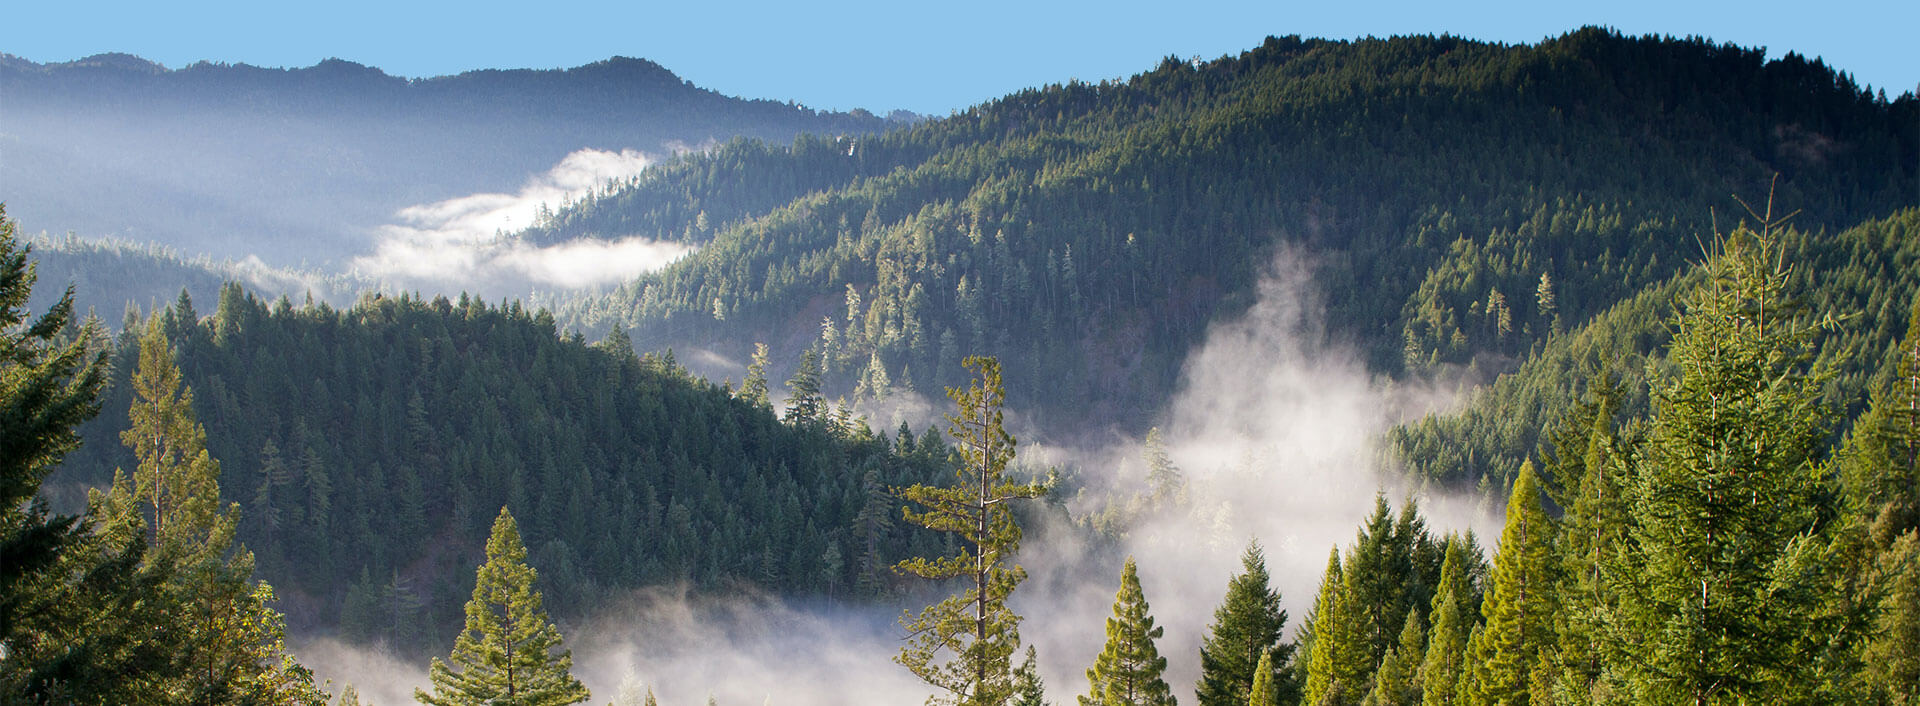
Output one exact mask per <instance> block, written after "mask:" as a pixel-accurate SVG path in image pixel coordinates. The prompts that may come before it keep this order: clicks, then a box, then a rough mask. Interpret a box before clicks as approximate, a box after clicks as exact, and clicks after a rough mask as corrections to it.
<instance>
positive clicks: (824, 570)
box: [54, 285, 948, 648]
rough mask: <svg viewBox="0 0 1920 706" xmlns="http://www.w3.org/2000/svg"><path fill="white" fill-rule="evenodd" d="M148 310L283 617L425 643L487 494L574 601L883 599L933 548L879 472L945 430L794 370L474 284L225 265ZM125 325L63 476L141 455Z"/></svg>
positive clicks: (493, 509) (450, 622) (566, 598)
mask: <svg viewBox="0 0 1920 706" xmlns="http://www.w3.org/2000/svg"><path fill="white" fill-rule="evenodd" d="M154 315H155V316H158V317H160V319H161V330H162V331H163V333H164V335H165V337H166V340H167V341H168V342H169V343H170V345H171V347H172V349H173V351H174V354H175V357H176V359H177V360H178V363H179V365H180V368H181V371H182V379H183V381H184V382H185V384H186V385H187V386H188V387H189V388H190V389H191V390H192V393H193V395H194V397H193V407H194V412H195V414H196V415H197V416H198V418H199V419H200V421H201V423H202V424H204V425H205V426H206V429H207V448H208V451H209V452H210V454H211V455H212V457H213V458H214V459H216V460H217V461H218V462H219V463H220V464H221V475H222V476H223V479H222V481H221V484H220V487H221V492H222V494H223V495H224V496H225V498H226V499H227V500H231V501H234V502H239V503H241V505H242V507H243V511H242V512H243V514H242V516H241V521H240V527H239V531H240V535H239V536H240V539H241V540H242V541H244V542H245V544H246V546H247V547H249V548H250V549H252V550H253V552H254V554H255V556H256V557H257V560H258V569H259V573H260V576H261V577H262V578H263V579H265V580H267V581H270V582H271V583H272V584H273V585H274V586H276V587H277V588H278V589H279V592H280V595H281V597H282V600H283V601H285V603H284V606H283V609H284V610H286V611H287V613H288V615H289V617H290V620H291V621H292V624H293V625H294V627H296V628H297V629H302V630H308V629H313V628H316V627H324V626H332V625H338V626H339V628H340V630H341V631H342V634H343V635H344V636H346V637H349V638H353V639H358V640H369V639H374V638H380V639H385V640H388V641H390V642H391V643H392V644H395V645H396V646H400V647H407V648H412V647H419V646H422V645H429V644H439V643H440V642H442V641H443V640H444V638H445V637H446V635H445V634H442V632H447V633H450V632H451V628H452V626H454V625H457V624H458V622H459V612H458V611H459V605H460V597H461V596H462V595H463V594H464V593H466V592H467V591H468V590H470V589H471V584H470V583H464V582H466V581H469V580H470V577H467V576H463V575H462V574H463V573H464V572H465V571H466V570H467V569H469V568H470V567H471V566H473V564H474V563H475V559H476V557H477V556H478V553H477V552H478V549H479V546H480V543H479V542H478V539H479V538H482V537H484V536H485V534H484V533H485V531H486V528H487V523H488V522H489V521H490V520H491V518H493V516H494V515H495V514H496V513H498V512H499V508H500V507H502V506H505V507H508V508H511V509H512V511H513V512H514V513H515V514H517V515H518V516H520V517H522V518H525V523H524V531H525V532H526V536H527V541H528V547H529V551H530V552H531V553H532V556H533V558H534V560H536V561H537V562H539V565H540V567H541V578H542V582H543V585H544V586H545V588H546V591H547V595H548V596H549V597H550V604H551V605H553V606H554V607H555V609H556V611H557V612H558V613H560V614H562V615H566V616H573V615H577V614H578V613H579V612H580V611H584V610H585V609H587V608H589V607H591V606H592V600H593V599H594V598H595V597H597V596H602V595H604V592H605V591H607V590H611V589H617V588H620V587H638V586H645V585H660V584H671V583H675V582H686V583H687V584H689V585H692V586H694V587H697V588H701V589H719V588H726V587H736V588H737V587H746V586H760V587H764V588H766V589H768V590H772V591H775V592H779V593H792V594H800V595H821V596H838V597H843V598H853V597H866V596H874V595H878V594H881V593H884V592H888V591H890V590H891V588H890V587H891V586H892V585H893V584H894V583H895V582H896V581H897V579H896V578H895V577H893V576H892V574H891V573H890V572H888V571H887V569H886V567H888V566H890V565H891V563H892V562H893V561H894V560H895V559H896V558H898V557H901V556H906V555H907V554H908V553H909V552H910V551H911V552H916V553H925V552H927V551H931V550H935V549H937V548H938V547H937V546H936V545H928V544H926V543H927V542H929V541H931V540H930V538H929V537H928V536H924V535H920V534H914V533H910V532H908V531H907V530H906V529H905V528H896V527H895V525H896V524H898V523H897V522H896V520H897V518H895V517H894V514H895V513H896V512H897V510H896V509H895V508H894V507H892V505H891V499H890V498H889V497H888V496H887V495H886V493H885V488H886V487H887V486H890V485H899V484H904V483H914V482H924V481H926V480H928V479H931V478H934V477H936V476H943V475H944V472H943V471H945V469H947V468H948V466H947V459H946V446H945V444H944V442H943V441H942V440H941V438H940V437H939V435H937V434H933V433H931V432H928V433H924V434H920V435H918V437H919V438H918V439H916V438H915V435H914V434H912V433H911V432H910V431H907V430H904V429H903V430H901V431H900V432H898V433H896V434H894V435H891V436H890V435H887V434H874V433H872V432H869V431H867V430H866V429H865V428H864V427H863V426H858V425H849V424H848V422H847V421H846V420H845V419H843V418H840V417H837V416H836V415H835V414H834V412H833V410H832V409H831V408H830V407H829V406H828V405H827V404H826V403H825V401H824V400H822V399H819V398H818V397H817V396H815V397H808V395H807V394H806V393H805V392H804V389H805V387H806V385H805V383H803V382H797V383H796V388H795V391H794V402H795V404H796V405H799V406H800V407H801V408H802V409H801V411H799V412H793V411H789V412H788V413H787V414H786V415H785V417H786V419H785V421H782V420H781V419H779V418H778V417H777V416H776V414H775V412H774V410H773V409H772V408H770V407H769V406H767V404H766V402H765V401H764V399H762V400H758V401H756V400H753V399H751V398H748V397H746V396H736V395H735V394H733V393H732V391H730V390H726V389H723V388H721V387H720V386H718V385H714V384H711V383H708V382H705V381H702V380H697V379H694V378H692V377H690V376H688V375H687V374H686V372H685V371H684V370H682V369H680V368H679V367H677V366H676V365H675V364H674V363H673V361H672V359H671V358H670V357H666V358H662V357H659V356H654V355H647V356H644V357H642V356H637V355H635V354H634V352H633V350H632V349H631V348H630V347H628V346H626V345H625V341H624V339H622V338H619V337H615V338H613V339H610V340H609V341H605V342H602V343H600V344H595V345H588V344H586V343H584V342H583V341H582V340H580V339H579V338H577V337H562V336H560V335H559V334H558V333H557V332H556V331H555V330H554V328H553V321H552V318H551V317H549V316H548V315H546V314H545V313H544V312H539V313H535V312H532V311H529V310H527V309H525V308H523V307H521V306H520V305H518V304H511V305H506V306H504V307H495V306H489V305H487V304H485V303H484V302H480V301H478V300H472V299H468V298H465V297H462V298H461V299H460V300H458V301H450V300H448V299H446V298H444V297H436V298H434V299H432V300H430V301H428V300H419V299H414V298H411V297H410V296H403V297H397V298H394V297H378V296H369V297H368V298H366V299H364V300H363V301H362V302H360V303H359V304H357V305H355V306H354V307H351V308H347V309H335V308H333V307H330V306H328V305H326V304H324V303H322V304H318V305H312V304H309V305H307V306H304V307H295V306H293V305H292V304H291V303H289V302H288V301H287V300H286V299H284V298H283V299H281V300H279V301H278V302H275V303H268V302H266V301H263V300H259V299H256V298H254V297H252V296H251V295H249V294H246V293H244V292H243V291H242V290H241V289H240V288H239V287H238V286H237V285H228V286H226V287H224V288H223V289H222V290H221V294H220V299H219V301H218V305H217V308H216V310H215V312H214V313H213V315H212V316H207V317H201V316H200V315H199V314H198V313H196V311H195V309H194V304H193V302H192V301H191V300H190V299H188V298H186V297H184V296H183V297H182V298H181V299H180V300H179V301H176V302H174V304H173V305H172V306H170V307H167V308H165V309H164V310H162V311H159V312H155V313H154ZM130 328H131V329H134V330H137V329H138V328H140V327H138V326H135V327H130ZM138 338H139V337H138V336H136V335H133V334H130V333H123V334H122V335H121V338H120V340H119V341H118V342H117V343H115V345H114V346H113V373H112V377H111V379H110V381H109V387H108V388H107V393H106V394H105V395H104V396H103V398H102V409H103V410H104V411H103V412H102V413H101V414H100V415H99V417H97V418H95V419H94V420H92V421H90V422H88V423H87V424H85V425H83V427H82V428H81V430H80V431H81V438H82V441H83V444H82V446H81V448H80V449H79V450H77V451H75V452H74V453H72V454H70V455H69V456H68V457H67V459H66V461H65V462H64V464H63V465H62V469H63V470H62V471H61V472H60V473H59V474H57V475H56V476H55V477H54V482H55V483H56V484H57V485H63V486H65V487H67V488H73V487H75V485H76V484H85V485H92V486H99V485H103V484H104V483H105V482H106V480H107V479H108V475H107V474H109V473H111V471H112V470H113V469H114V468H123V469H131V468H133V466H134V459H133V456H132V452H131V451H130V450H129V449H127V448H126V447H125V446H123V445H122V444H121V443H120V441H119V434H120V433H121V431H122V430H124V429H125V428H126V427H127V414H126V410H127V409H128V406H129V404H130V403H131V399H132V398H131V395H132V394H133V393H132V390H131V389H130V388H129V385H128V384H127V382H126V380H127V375H128V373H129V370H130V369H131V368H132V367H133V366H132V363H131V361H132V360H134V359H135V358H137V356H138V355H139V348H140V341H139V340H138Z"/></svg>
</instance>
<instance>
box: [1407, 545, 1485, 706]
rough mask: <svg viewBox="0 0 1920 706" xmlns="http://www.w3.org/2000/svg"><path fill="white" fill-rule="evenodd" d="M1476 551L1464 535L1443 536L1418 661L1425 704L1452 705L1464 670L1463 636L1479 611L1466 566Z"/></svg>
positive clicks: (1470, 629) (1466, 634)
mask: <svg viewBox="0 0 1920 706" xmlns="http://www.w3.org/2000/svg"><path fill="white" fill-rule="evenodd" d="M1477 554H1478V550H1475V549H1473V548H1471V547H1470V544H1469V542H1468V541H1467V540H1466V539H1465V538H1463V537H1461V536H1458V535H1455V536H1452V537H1448V538H1447V551H1446V559H1445V560H1444V561H1443V563H1442V564H1441V566H1440V589H1439V591H1437V592H1435V593H1434V594H1433V608H1432V611H1433V620H1432V622H1433V628H1432V629H1431V630H1429V631H1428V636H1427V651H1426V656H1425V658H1424V659H1423V660H1422V661H1421V663H1420V675H1419V681H1420V684H1421V695H1420V703H1422V704H1424V705H1425V706H1453V704H1454V703H1455V695H1456V694H1457V693H1458V692H1459V686H1460V683H1461V676H1462V675H1463V674H1464V673H1465V672H1466V662H1465V659H1466V653H1467V639H1468V636H1469V635H1471V633H1472V630H1473V626H1474V623H1475V621H1474V616H1475V615H1478V614H1479V612H1480V610H1479V605H1478V602H1477V601H1475V600H1474V597H1473V587H1472V579H1471V578H1470V576H1471V574H1472V572H1471V570H1470V569H1469V568H1468V565H1469V564H1471V563H1474V561H1475V560H1476V559H1477Z"/></svg>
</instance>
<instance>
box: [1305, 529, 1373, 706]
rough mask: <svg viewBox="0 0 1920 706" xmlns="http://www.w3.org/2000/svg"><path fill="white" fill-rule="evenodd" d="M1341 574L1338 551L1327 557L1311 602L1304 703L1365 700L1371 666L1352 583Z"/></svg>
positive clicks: (1335, 702) (1341, 702)
mask: <svg viewBox="0 0 1920 706" xmlns="http://www.w3.org/2000/svg"><path fill="white" fill-rule="evenodd" d="M1349 573H1351V572H1348V571H1345V570H1343V568H1342V565H1341V562H1340V550H1339V549H1338V548H1335V549H1334V550H1333V551H1332V553H1331V554H1330V555H1329V556H1328V557H1327V572H1326V574H1325V575H1324V576H1323V577H1322V578H1321V579H1320V594H1319V596H1318V597H1317V598H1315V599H1314V606H1313V617H1312V620H1311V621H1310V623H1309V624H1310V626H1311V629H1312V639H1311V645H1312V646H1311V648H1310V651H1309V653H1308V656H1307V660H1308V661H1307V669H1306V680H1305V681H1306V688H1305V692H1304V697H1305V699H1304V701H1303V703H1308V704H1353V703H1358V702H1359V701H1360V699H1361V697H1363V696H1365V688H1366V684H1364V683H1363V679H1364V676H1365V672H1366V671H1368V670H1370V669H1372V667H1373V666H1374V664H1373V662H1372V658H1371V656H1369V655H1368V654H1367V649H1366V646H1365V644H1364V640H1363V638H1362V637H1361V635H1360V627H1359V626H1358V625H1356V624H1355V623H1356V622H1357V620H1356V615H1357V612H1358V611H1356V610H1355V609H1354V606H1353V605H1352V600H1353V599H1352V593H1351V587H1352V579H1351V578H1350V576H1349Z"/></svg>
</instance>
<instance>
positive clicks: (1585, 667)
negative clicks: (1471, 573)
mask: <svg viewBox="0 0 1920 706" xmlns="http://www.w3.org/2000/svg"><path fill="white" fill-rule="evenodd" d="M1587 385H1588V390H1589V392H1588V396H1589V399H1588V401H1586V402H1585V403H1583V404H1581V405H1580V406H1579V407H1576V408H1575V410H1574V412H1573V413H1572V414H1571V415H1569V417H1568V418H1567V419H1563V420H1562V423H1561V424H1560V426H1559V427H1558V428H1557V429H1556V430H1555V431H1553V432H1551V433H1550V435H1549V438H1550V447H1549V448H1548V449H1547V452H1546V454H1545V456H1546V459H1547V460H1546V464H1545V466H1544V469H1545V470H1548V476H1549V478H1552V479H1555V480H1556V482H1548V483H1543V485H1545V486H1546V487H1547V489H1548V497H1549V498H1551V499H1553V500H1554V501H1555V502H1556V503H1558V504H1559V505H1560V506H1561V507H1563V508H1565V514H1564V515H1563V516H1562V517H1561V519H1560V524H1561V529H1560V532H1559V533H1558V538H1559V541H1558V547H1557V550H1556V555H1557V556H1556V561H1558V562H1559V563H1560V568H1559V572H1560V576H1559V580H1560V586H1559V588H1558V593H1559V597H1560V610H1559V611H1557V612H1556V613H1555V615H1554V640H1555V646H1554V652H1553V654H1554V659H1553V662H1554V663H1555V664H1554V665H1553V667H1554V670H1553V671H1554V676H1553V690H1554V691H1555V693H1556V694H1558V695H1557V696H1556V697H1555V701H1558V702H1565V703H1598V702H1606V701H1608V700H1609V699H1610V698H1611V697H1610V696H1609V695H1610V694H1616V693H1618V689H1617V688H1615V685H1610V684H1606V683H1603V682H1601V678H1602V677H1603V676H1605V673H1603V672H1602V670H1601V668H1600V666H1601V654H1600V650H1598V649H1597V648H1596V643H1597V642H1598V641H1599V639H1600V637H1599V634H1598V632H1597V631H1598V630H1599V628H1600V626H1599V623H1598V622H1597V620H1596V619H1597V617H1598V616H1601V615H1606V614H1608V613H1611V612H1612V611H1613V608H1614V606H1615V604H1616V599H1615V595H1614V594H1613V593H1611V592H1610V591H1607V590H1606V589H1605V585H1604V583H1603V581H1602V578H1603V577H1602V573H1601V570H1602V568H1603V567H1605V566H1607V565H1608V564H1610V563H1613V562H1616V561H1617V560H1618V558H1619V554H1620V552H1622V551H1624V550H1625V547H1626V544H1627V531H1628V528H1629V527H1630V525H1631V521H1630V519H1629V517H1628V513H1627V502H1626V497H1625V494H1624V493H1625V489H1624V488H1623V487H1622V482H1621V480H1622V476H1623V475H1624V474H1625V470H1626V469H1627V468H1628V467H1629V465H1630V464H1629V461H1628V455H1629V454H1630V452H1631V451H1632V450H1633V449H1634V447H1635V446H1636V445H1637V444H1636V443H1635V442H1634V441H1633V440H1631V439H1623V438H1622V433H1621V432H1619V431H1616V430H1615V428H1614V423H1613V416H1614V414H1615V413H1616V412H1617V411H1618V410H1617V408H1618V405H1619V402H1618V400H1619V397H1620V395H1621V394H1622V390H1621V389H1620V388H1619V387H1618V386H1617V385H1616V384H1615V383H1614V382H1613V381H1612V377H1611V376H1610V375H1608V374H1606V373H1605V372H1604V371H1601V372H1597V373H1596V374H1594V375H1593V376H1592V377H1591V379H1590V381H1589V382H1588V384H1587ZM1636 428H1637V427H1632V426H1630V427H1629V428H1628V433H1633V430H1634V429H1636ZM1556 487H1558V488H1560V490H1559V492H1558V493H1555V492H1554V490H1553V489H1554V488H1556Z"/></svg>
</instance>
